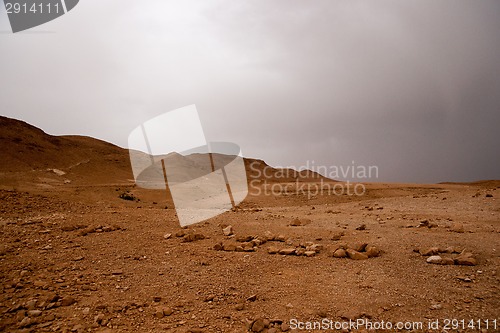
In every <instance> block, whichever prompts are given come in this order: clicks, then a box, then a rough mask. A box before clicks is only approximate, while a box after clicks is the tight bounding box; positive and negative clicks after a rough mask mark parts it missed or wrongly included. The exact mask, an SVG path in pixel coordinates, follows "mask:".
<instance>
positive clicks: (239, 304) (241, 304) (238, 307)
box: [234, 303, 245, 311]
mask: <svg viewBox="0 0 500 333" xmlns="http://www.w3.org/2000/svg"><path fill="white" fill-rule="evenodd" d="M244 308H245V304H243V303H238V304H236V306H235V307H234V309H235V310H236V311H242V310H243V309H244Z"/></svg>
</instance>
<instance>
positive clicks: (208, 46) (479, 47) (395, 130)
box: [0, 0, 500, 182]
mask: <svg viewBox="0 0 500 333" xmlns="http://www.w3.org/2000/svg"><path fill="white" fill-rule="evenodd" d="M499 18H500V1H497V0H492V1H482V0H478V1H468V0H466V1H460V0H450V1H444V0H443V1H435V0H429V1H422V0H419V1H402V0H394V1H369V0H366V1H355V0H345V1H335V0H325V1H318V0H314V1H305V0H301V1H293V0H279V1H277V0H259V1H256V0H252V1H235V0H227V1H213V0H200V1H186V0H183V1H178V0H175V1H167V0H148V1H131V0H130V1H129V0H113V1H112V0H106V1H102V0H100V1H99V0H82V1H80V3H79V4H78V5H77V6H76V7H75V8H74V9H73V10H72V11H70V12H69V13H68V14H66V15H64V16H62V17H60V18H58V19H56V20H54V21H52V22H49V23H47V24H45V25H42V26H39V27H36V28H33V29H31V30H28V31H26V32H22V33H17V34H12V33H11V32H10V26H9V22H8V18H7V15H6V12H5V9H4V8H2V9H1V10H0V50H1V52H0V114H2V115H6V116H8V117H13V118H18V119H22V120H24V121H27V122H29V123H31V124H33V125H35V126H37V127H40V128H42V129H43V130H45V131H46V132H47V133H50V134H82V135H89V136H93V137H96V138H100V139H103V140H106V141H110V142H112V143H115V144H117V145H120V146H122V147H126V146H127V137H128V135H129V133H130V132H131V131H132V130H133V129H134V128H135V127H136V126H138V125H139V124H141V123H142V122H144V121H146V120H148V119H150V118H152V117H154V116H157V115H159V114H162V113H164V112H167V111H170V110H174V109H176V108H180V107H183V106H186V105H190V104H196V106H197V108H198V111H199V113H200V117H201V119H202V123H203V126H204V130H205V135H206V137H207V139H208V140H210V141H231V142H235V143H237V144H239V145H240V146H241V148H242V151H243V154H244V155H245V156H249V157H256V158H261V159H264V160H265V161H266V162H268V163H269V164H271V165H274V166H288V165H292V166H297V167H300V166H304V165H307V161H309V164H312V163H314V164H315V165H317V166H318V165H322V166H348V165H352V163H353V162H352V161H354V163H355V164H356V165H365V166H370V165H375V166H378V168H379V178H378V179H372V180H378V181H391V182H439V181H472V180H479V179H500V148H499V144H500V140H499V139H500V130H499V125H500V19H499ZM312 161H314V162H312Z"/></svg>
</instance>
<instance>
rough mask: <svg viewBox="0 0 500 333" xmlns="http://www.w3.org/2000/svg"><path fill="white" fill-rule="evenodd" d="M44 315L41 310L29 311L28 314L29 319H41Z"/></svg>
mask: <svg viewBox="0 0 500 333" xmlns="http://www.w3.org/2000/svg"><path fill="white" fill-rule="evenodd" d="M41 314H42V311H40V310H29V311H28V312H27V315H28V317H39V316H40V315H41Z"/></svg>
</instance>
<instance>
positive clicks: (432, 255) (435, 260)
mask: <svg viewBox="0 0 500 333" xmlns="http://www.w3.org/2000/svg"><path fill="white" fill-rule="evenodd" d="M415 252H418V253H420V255H422V256H424V257H428V258H427V259H426V262H427V263H429V264H436V265H462V266H475V265H477V259H476V257H475V256H474V254H473V253H471V252H466V251H465V250H463V251H461V252H460V251H457V250H456V249H454V248H453V247H446V248H440V247H431V248H428V249H425V250H417V251H415Z"/></svg>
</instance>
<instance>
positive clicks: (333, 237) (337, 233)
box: [330, 232, 344, 241]
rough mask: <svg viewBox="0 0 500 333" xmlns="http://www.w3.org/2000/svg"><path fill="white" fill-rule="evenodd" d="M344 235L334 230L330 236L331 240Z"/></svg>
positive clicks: (336, 239) (338, 238)
mask: <svg viewBox="0 0 500 333" xmlns="http://www.w3.org/2000/svg"><path fill="white" fill-rule="evenodd" d="M342 236H344V233H343V232H335V233H333V234H332V237H331V238H330V239H331V240H332V241H338V240H340V238H341V237H342Z"/></svg>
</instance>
